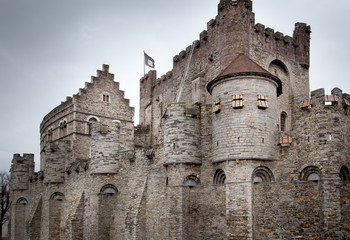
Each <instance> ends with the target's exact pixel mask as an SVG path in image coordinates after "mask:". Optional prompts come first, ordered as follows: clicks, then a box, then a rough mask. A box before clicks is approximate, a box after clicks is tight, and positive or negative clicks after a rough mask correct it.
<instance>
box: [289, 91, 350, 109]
mask: <svg viewBox="0 0 350 240" xmlns="http://www.w3.org/2000/svg"><path fill="white" fill-rule="evenodd" d="M349 96H350V95H349V94H347V93H344V94H343V92H342V90H341V89H339V88H334V89H333V90H332V91H331V95H326V94H325V90H324V88H320V89H317V90H314V91H312V92H311V98H308V97H305V96H304V97H303V96H300V97H297V98H296V101H295V102H296V106H295V108H296V110H297V111H303V110H304V111H305V110H306V109H307V110H308V112H310V111H319V110H324V109H333V111H338V112H343V113H344V114H347V111H348V109H349V108H350V98H349Z"/></svg>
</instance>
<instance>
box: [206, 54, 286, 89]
mask: <svg viewBox="0 0 350 240" xmlns="http://www.w3.org/2000/svg"><path fill="white" fill-rule="evenodd" d="M237 76H262V77H266V78H269V79H271V80H273V81H275V82H276V83H277V85H278V87H277V96H280V95H281V94H282V82H281V80H280V79H279V78H278V77H276V76H274V75H272V74H271V73H270V72H268V71H267V70H265V69H264V68H262V67H261V66H260V65H258V64H257V63H255V62H254V61H253V60H251V59H250V58H249V57H248V56H246V55H243V54H240V55H238V57H236V58H235V59H234V60H233V61H232V62H231V64H230V65H228V67H227V68H225V69H224V70H223V71H222V72H221V73H220V74H219V75H218V76H217V77H216V78H214V80H212V81H210V82H209V83H208V85H207V90H208V92H209V93H210V94H211V91H212V87H213V86H214V84H216V83H217V82H220V81H221V80H223V79H226V78H229V77H237Z"/></svg>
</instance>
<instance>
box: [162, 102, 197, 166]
mask: <svg viewBox="0 0 350 240" xmlns="http://www.w3.org/2000/svg"><path fill="white" fill-rule="evenodd" d="M199 132H200V131H199V118H198V109H197V108H195V107H193V108H188V107H186V104H184V103H173V104H170V105H169V106H168V109H167V119H166V122H165V128H164V159H165V164H166V165H168V164H174V163H175V164H179V163H186V164H200V163H201V161H200V153H199V144H200V137H199Z"/></svg>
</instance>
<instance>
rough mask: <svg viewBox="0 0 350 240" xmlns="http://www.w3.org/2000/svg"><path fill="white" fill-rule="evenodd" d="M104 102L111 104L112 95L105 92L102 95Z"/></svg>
mask: <svg viewBox="0 0 350 240" xmlns="http://www.w3.org/2000/svg"><path fill="white" fill-rule="evenodd" d="M102 101H103V102H106V103H110V102H111V95H110V94H109V93H107V92H104V93H103V94H102Z"/></svg>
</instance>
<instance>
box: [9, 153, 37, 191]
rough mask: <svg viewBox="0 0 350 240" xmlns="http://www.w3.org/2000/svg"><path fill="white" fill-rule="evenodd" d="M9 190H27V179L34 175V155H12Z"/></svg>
mask: <svg viewBox="0 0 350 240" xmlns="http://www.w3.org/2000/svg"><path fill="white" fill-rule="evenodd" d="M10 172H11V180H10V187H11V190H27V189H28V186H29V185H28V184H29V178H30V176H31V175H32V174H34V154H23V157H22V156H20V155H19V154H14V155H13V160H12V166H11V170H10Z"/></svg>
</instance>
